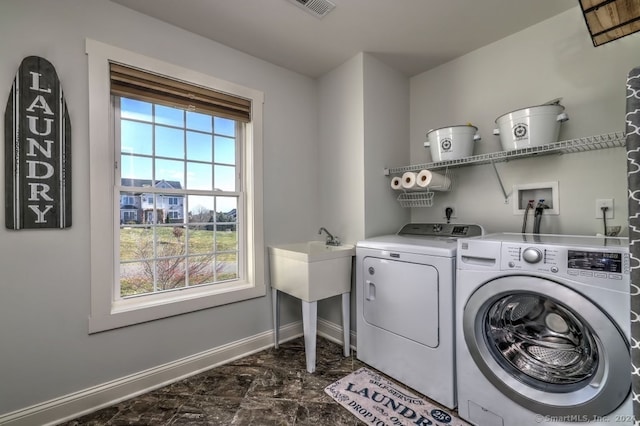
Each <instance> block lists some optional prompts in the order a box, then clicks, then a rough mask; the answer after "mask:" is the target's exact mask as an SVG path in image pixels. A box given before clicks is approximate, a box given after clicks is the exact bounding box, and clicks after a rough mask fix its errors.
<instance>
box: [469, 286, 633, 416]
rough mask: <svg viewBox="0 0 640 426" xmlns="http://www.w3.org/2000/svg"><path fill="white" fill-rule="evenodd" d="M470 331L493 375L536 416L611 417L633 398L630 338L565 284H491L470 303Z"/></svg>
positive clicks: (478, 358) (472, 345)
mask: <svg viewBox="0 0 640 426" xmlns="http://www.w3.org/2000/svg"><path fill="white" fill-rule="evenodd" d="M463 332H464V338H465V342H466V344H467V347H468V349H469V351H470V353H471V355H472V357H473V359H474V361H475V362H476V364H477V366H478V368H479V369H480V370H481V371H482V373H483V374H484V375H485V377H487V379H489V381H491V382H492V383H493V384H494V386H496V387H497V388H498V389H499V390H500V391H501V392H503V393H504V394H505V395H506V396H508V397H509V398H511V399H513V400H514V401H516V402H518V403H519V404H520V405H522V406H524V407H526V408H528V409H530V410H531V411H533V412H535V413H538V414H552V415H562V414H581V415H597V416H603V415H606V414H608V413H610V412H611V411H613V410H614V409H616V408H617V407H618V406H619V405H620V404H621V403H622V402H623V401H624V400H625V398H626V396H627V394H628V393H629V389H630V386H631V382H630V362H631V360H630V356H629V347H628V344H627V341H626V339H625V337H624V336H623V335H622V333H621V332H620V330H619V329H618V327H617V326H616V325H615V323H614V322H613V321H612V320H611V318H610V317H609V316H608V315H607V314H606V313H604V312H603V311H602V310H601V309H600V308H599V307H598V306H596V305H595V304H594V303H593V302H591V301H590V300H589V299H587V298H586V297H584V296H583V295H581V294H579V293H577V292H576V291H574V290H572V289H570V288H569V287H566V286H564V285H562V284H560V283H557V282H554V281H550V280H546V279H543V278H538V277H530V276H512V277H502V278H498V279H495V280H493V281H490V282H488V283H486V284H484V285H483V286H482V287H480V288H479V289H478V290H477V291H476V292H475V293H474V294H473V295H472V296H471V297H470V298H469V300H468V301H467V304H466V306H465V308H464V314H463Z"/></svg>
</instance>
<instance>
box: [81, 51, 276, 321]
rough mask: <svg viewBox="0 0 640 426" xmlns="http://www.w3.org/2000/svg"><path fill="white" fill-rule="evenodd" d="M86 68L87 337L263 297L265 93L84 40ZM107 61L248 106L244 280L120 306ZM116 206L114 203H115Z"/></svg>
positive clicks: (244, 165)
mask: <svg viewBox="0 0 640 426" xmlns="http://www.w3.org/2000/svg"><path fill="white" fill-rule="evenodd" d="M86 53H87V56H88V65H89V139H90V141H89V146H90V154H89V161H90V168H89V169H90V191H91V192H90V217H91V314H90V317H89V333H95V332H99V331H105V330H110V329H114V328H119V327H125V326H128V325H132V324H137V323H142V322H147V321H152V320H155V319H160V318H166V317H169V316H173V315H179V314H183V313H187V312H192V311H197V310H201V309H207V308H211V307H215V306H220V305H224V304H228V303H234V302H239V301H242V300H247V299H251V298H255V297H260V296H264V295H265V293H266V288H265V265H264V263H265V259H264V238H263V223H262V215H263V210H262V108H263V100H264V94H263V93H262V92H260V91H257V90H254V89H250V88H246V87H243V86H240V85H237V84H234V83H230V82H227V81H223V80H220V79H217V78H214V77H212V76H210V75H207V74H203V73H199V72H196V71H193V70H189V69H186V68H183V67H181V66H178V65H174V64H170V63H167V62H163V61H159V60H157V59H154V58H150V57H147V56H143V55H140V54H137V53H134V52H131V51H127V50H124V49H121V48H117V47H114V46H110V45H107V44H104V43H101V42H98V41H95V40H90V39H87V40H86ZM109 61H115V62H118V63H122V64H127V65H130V66H133V67H137V68H140V69H145V70H149V71H153V72H156V73H158V74H162V75H166V76H169V77H173V78H176V79H180V80H182V81H186V82H189V83H193V84H196V85H200V86H203V87H208V88H211V89H214V90H218V91H221V92H225V93H230V94H233V95H236V96H240V97H244V98H246V99H250V100H251V102H252V111H251V117H252V121H251V122H250V123H248V124H247V125H246V141H247V143H246V145H245V146H244V147H243V150H242V152H243V156H244V158H243V159H242V160H243V161H242V170H243V173H244V176H243V182H244V185H245V188H243V191H244V192H245V194H246V198H245V200H244V202H245V203H246V205H245V211H246V217H245V218H243V220H244V229H245V235H246V242H245V244H246V262H245V265H246V266H245V267H246V270H245V271H244V277H246V278H245V279H243V280H241V281H239V282H238V281H234V282H231V283H224V284H216V285H211V286H203V287H195V288H191V289H185V290H180V291H173V292H167V293H161V294H152V295H148V296H141V297H135V298H130V299H119V298H116V297H115V288H116V286H115V284H114V283H115V280H116V273H117V271H116V267H115V265H116V264H117V262H116V259H115V253H116V250H115V244H117V241H116V240H115V236H114V229H115V227H114V226H112V224H115V223H117V221H119V219H120V218H119V217H118V213H117V211H118V209H114V196H115V195H114V189H113V188H114V164H115V151H114V142H113V129H112V124H111V123H112V118H111V106H110V105H111V103H110V96H111V94H110V87H109ZM118 204H119V203H118Z"/></svg>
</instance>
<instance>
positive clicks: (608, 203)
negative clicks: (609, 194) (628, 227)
mask: <svg viewBox="0 0 640 426" xmlns="http://www.w3.org/2000/svg"><path fill="white" fill-rule="evenodd" d="M602 207H606V208H607V219H613V198H598V199H597V200H596V219H602Z"/></svg>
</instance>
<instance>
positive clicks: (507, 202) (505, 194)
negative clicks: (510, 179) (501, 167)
mask: <svg viewBox="0 0 640 426" xmlns="http://www.w3.org/2000/svg"><path fill="white" fill-rule="evenodd" d="M491 165H492V166H493V170H494V171H495V172H496V177H497V178H498V183H499V184H500V189H501V190H502V195H504V203H505V204H509V197H510V196H511V194H507V191H506V190H505V189H504V184H503V183H502V179H501V178H500V173H498V168H497V167H496V163H495V161H493V158H492V159H491Z"/></svg>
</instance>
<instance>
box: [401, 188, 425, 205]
mask: <svg viewBox="0 0 640 426" xmlns="http://www.w3.org/2000/svg"><path fill="white" fill-rule="evenodd" d="M398 202H399V203H400V206H401V207H431V206H432V205H433V192H431V191H421V192H403V193H401V194H400V195H398Z"/></svg>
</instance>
